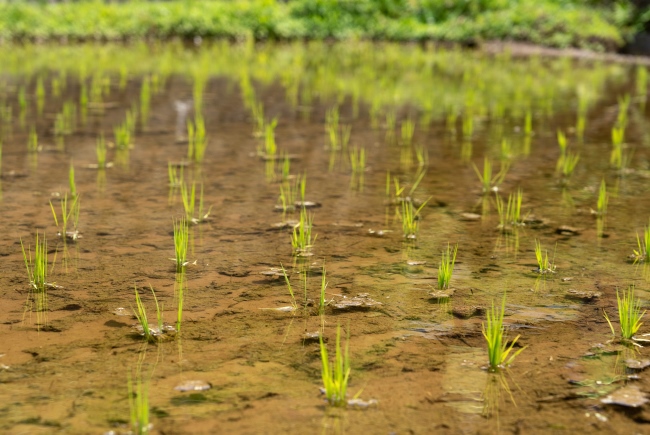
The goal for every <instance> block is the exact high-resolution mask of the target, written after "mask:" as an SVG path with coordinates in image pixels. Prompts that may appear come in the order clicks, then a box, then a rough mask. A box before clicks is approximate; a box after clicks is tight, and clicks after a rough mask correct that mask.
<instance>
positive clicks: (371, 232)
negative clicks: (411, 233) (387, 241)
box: [368, 229, 392, 237]
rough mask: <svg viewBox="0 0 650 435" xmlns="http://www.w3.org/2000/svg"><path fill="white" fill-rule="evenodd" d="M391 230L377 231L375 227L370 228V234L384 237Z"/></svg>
mask: <svg viewBox="0 0 650 435" xmlns="http://www.w3.org/2000/svg"><path fill="white" fill-rule="evenodd" d="M390 232H392V231H390V230H376V231H375V230H373V229H369V230H368V235H369V236H373V237H384V236H385V235H386V233H390Z"/></svg>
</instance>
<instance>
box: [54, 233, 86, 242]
mask: <svg viewBox="0 0 650 435" xmlns="http://www.w3.org/2000/svg"><path fill="white" fill-rule="evenodd" d="M56 235H57V236H58V237H61V238H63V237H62V234H61V233H60V232H59V233H56ZM81 237H82V236H81V234H80V233H79V231H66V232H65V238H66V240H68V241H71V242H76V241H77V240H78V239H81Z"/></svg>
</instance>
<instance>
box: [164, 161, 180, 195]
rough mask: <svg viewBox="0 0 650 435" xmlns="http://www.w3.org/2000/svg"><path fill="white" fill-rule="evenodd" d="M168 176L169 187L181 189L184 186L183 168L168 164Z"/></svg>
mask: <svg viewBox="0 0 650 435" xmlns="http://www.w3.org/2000/svg"><path fill="white" fill-rule="evenodd" d="M167 175H168V178H169V187H172V188H174V189H176V188H179V187H181V186H182V184H183V166H182V165H180V166H178V165H174V164H173V163H172V162H167Z"/></svg>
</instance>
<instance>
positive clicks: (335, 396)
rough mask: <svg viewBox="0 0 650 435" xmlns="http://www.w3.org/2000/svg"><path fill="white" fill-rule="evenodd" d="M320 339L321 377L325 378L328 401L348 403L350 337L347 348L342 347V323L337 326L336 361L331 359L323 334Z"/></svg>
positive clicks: (337, 403) (339, 404)
mask: <svg viewBox="0 0 650 435" xmlns="http://www.w3.org/2000/svg"><path fill="white" fill-rule="evenodd" d="M319 340H320V356H321V363H322V369H321V378H322V379H323V389H324V390H325V397H326V398H327V402H328V403H329V404H330V405H332V406H345V405H347V400H346V395H347V389H348V380H349V378H350V370H351V369H350V352H349V350H350V341H349V340H350V339H349V337H348V340H347V341H346V344H345V350H342V349H341V325H338V326H337V327H336V350H335V352H336V354H335V357H334V361H333V362H330V361H329V356H328V354H327V347H326V346H325V343H323V337H322V335H320V336H319Z"/></svg>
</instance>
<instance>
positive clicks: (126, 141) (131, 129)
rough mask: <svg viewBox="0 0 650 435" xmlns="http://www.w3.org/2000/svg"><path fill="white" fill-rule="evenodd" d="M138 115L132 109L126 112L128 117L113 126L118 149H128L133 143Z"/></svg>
mask: <svg viewBox="0 0 650 435" xmlns="http://www.w3.org/2000/svg"><path fill="white" fill-rule="evenodd" d="M135 120H136V115H135V114H134V112H132V111H131V110H128V111H127V112H126V118H125V119H124V122H122V123H121V124H120V125H118V126H117V127H114V128H113V134H114V135H115V146H116V147H117V149H118V150H127V149H129V148H131V146H132V145H133V136H134V135H135Z"/></svg>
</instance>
